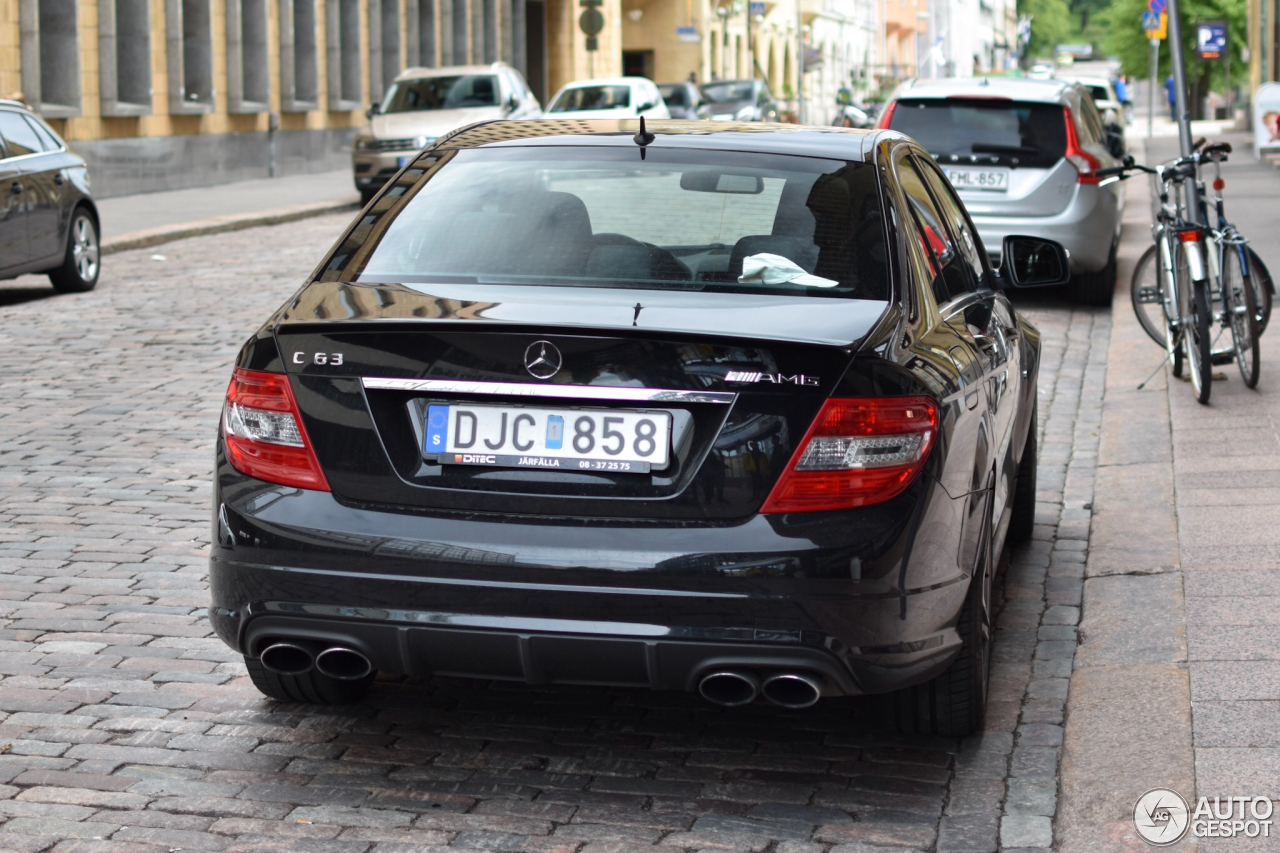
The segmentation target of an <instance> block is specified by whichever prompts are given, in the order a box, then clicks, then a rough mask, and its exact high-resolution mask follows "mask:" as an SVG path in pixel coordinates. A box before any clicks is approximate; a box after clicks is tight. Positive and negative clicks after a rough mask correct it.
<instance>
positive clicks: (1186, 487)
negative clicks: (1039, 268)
mask: <svg viewBox="0 0 1280 853" xmlns="http://www.w3.org/2000/svg"><path fill="white" fill-rule="evenodd" d="M1218 138H1227V139H1229V140H1230V141H1231V142H1232V143H1233V145H1234V146H1235V148H1236V153H1235V155H1234V156H1233V158H1232V162H1230V163H1229V164H1227V166H1225V167H1224V170H1223V176H1224V179H1225V180H1226V183H1227V190H1226V193H1227V201H1228V204H1227V212H1228V214H1229V215H1230V216H1232V217H1233V218H1234V219H1235V221H1236V222H1237V223H1238V224H1240V226H1241V228H1242V230H1243V231H1244V233H1245V234H1246V236H1251V237H1253V238H1254V248H1255V249H1256V250H1257V251H1258V252H1259V253H1260V254H1261V255H1262V256H1263V258H1264V260H1265V261H1266V262H1267V263H1268V266H1269V267H1270V268H1271V269H1273V270H1275V269H1280V245H1278V244H1277V243H1276V241H1275V240H1274V238H1273V236H1272V235H1274V234H1275V233H1276V232H1277V228H1278V227H1280V209H1278V208H1277V207H1276V205H1275V201H1274V200H1275V198H1276V197H1277V194H1280V176H1277V175H1276V173H1275V172H1274V171H1273V170H1272V169H1270V168H1268V167H1267V166H1265V165H1262V164H1258V163H1257V162H1256V161H1254V160H1253V158H1252V155H1251V152H1250V151H1249V150H1248V148H1247V146H1246V144H1245V140H1246V137H1245V136H1244V135H1243V134H1224V135H1222V136H1220V137H1218ZM1149 147H1150V153H1149V155H1148V156H1146V157H1145V158H1141V155H1139V156H1140V158H1141V159H1142V161H1143V162H1147V163H1155V162H1160V161H1163V160H1167V159H1171V158H1172V157H1174V156H1176V153H1177V140H1176V138H1169V139H1158V140H1155V141H1153V142H1151V143H1150V144H1149ZM1128 189H1129V207H1128V209H1127V212H1126V232H1125V240H1124V242H1123V244H1122V246H1121V253H1120V281H1119V283H1118V287H1117V294H1116V299H1115V303H1114V306H1113V310H1114V317H1113V324H1114V331H1113V334H1112V337H1111V343H1110V351H1109V354H1108V372H1107V382H1106V397H1105V401H1104V405H1103V418H1102V430H1101V445H1100V454H1099V462H1098V465H1099V467H1098V478H1097V489H1096V500H1095V504H1094V515H1093V521H1092V531H1091V535H1090V556H1089V560H1088V561H1087V563H1086V567H1085V568H1086V581H1085V589H1084V610H1083V620H1082V622H1081V644H1080V647H1079V650H1078V651H1077V654H1076V669H1075V672H1074V673H1073V675H1072V680H1071V692H1070V696H1069V700H1068V705H1067V717H1068V719H1067V728H1066V742H1065V747H1064V759H1063V773H1062V781H1061V792H1062V798H1063V808H1062V813H1061V815H1060V817H1059V823H1058V827H1057V829H1058V838H1059V844H1060V849H1061V850H1063V851H1072V853H1074V851H1081V853H1084V851H1089V853H1092V851H1119V850H1133V851H1136V850H1145V849H1148V848H1147V845H1145V844H1144V843H1143V842H1142V841H1141V840H1140V839H1139V838H1138V836H1137V834H1136V832H1135V831H1134V828H1133V824H1132V811H1133V807H1134V804H1135V802H1136V801H1137V799H1138V797H1139V796H1141V795H1142V794H1143V793H1144V792H1146V791H1147V790H1149V789H1151V788H1154V787H1169V788H1173V789H1174V790H1177V791H1179V792H1180V793H1182V794H1183V796H1185V797H1186V798H1187V799H1188V800H1189V801H1190V802H1191V804H1192V807H1193V808H1194V806H1195V798H1196V797H1198V796H1207V797H1215V796H1218V797H1227V796H1248V797H1252V796H1266V797H1270V798H1272V799H1273V800H1276V801H1280V734H1277V732H1280V727H1278V726H1277V723H1278V722H1280V631H1278V630H1277V628H1276V625H1278V624H1280V617H1277V615H1276V614H1277V613H1278V612H1280V610H1278V609H1277V606H1276V605H1277V604H1278V603H1280V534H1277V524H1276V522H1277V521H1278V520H1280V511H1277V509H1276V497H1277V496H1278V495H1280V473H1278V472H1280V431H1278V429H1277V422H1278V421H1280V417H1278V416H1280V395H1277V393H1276V391H1275V389H1276V388H1277V387H1280V385H1277V382H1276V378H1275V377H1276V365H1277V363H1278V361H1277V360H1278V359H1280V341H1277V337H1276V333H1275V332H1274V331H1272V332H1271V333H1270V334H1269V335H1266V336H1264V337H1263V338H1262V343H1263V374H1262V381H1261V383H1260V385H1259V389H1258V390H1256V391H1250V390H1248V389H1247V388H1245V387H1244V385H1243V383H1242V382H1240V378H1239V373H1238V372H1237V370H1236V368H1235V366H1234V365H1228V366H1225V367H1222V368H1219V369H1218V370H1217V372H1216V375H1217V376H1218V377H1219V378H1218V379H1216V380H1215V382H1214V388H1213V396H1212V400H1211V405H1209V406H1207V407H1205V406H1201V405H1199V404H1198V403H1196V402H1195V401H1194V399H1193V397H1192V395H1191V392H1190V388H1189V386H1188V384H1187V383H1186V382H1183V381H1178V380H1175V379H1172V378H1171V376H1170V375H1169V374H1168V372H1167V370H1162V371H1160V372H1159V373H1157V375H1156V376H1155V378H1154V380H1153V381H1151V382H1150V383H1149V384H1148V385H1147V387H1146V389H1145V390H1142V391H1139V390H1137V386H1138V384H1139V383H1141V382H1142V381H1143V380H1144V379H1146V378H1147V377H1148V376H1149V375H1150V374H1151V372H1152V370H1154V369H1155V367H1156V366H1157V365H1158V364H1159V363H1160V360H1161V358H1162V357H1163V352H1162V351H1161V350H1160V348H1159V347H1158V346H1157V345H1156V344H1155V343H1154V342H1152V341H1151V340H1150V339H1149V338H1148V337H1147V336H1146V334H1145V333H1144V332H1143V331H1142V329H1141V328H1140V327H1139V326H1138V323H1137V321H1136V319H1135V318H1134V316H1133V312H1132V308H1131V306H1130V303H1129V291H1128V286H1129V277H1130V275H1131V273H1132V268H1133V264H1134V263H1135V262H1136V260H1137V259H1138V257H1139V256H1140V255H1141V253H1142V252H1143V251H1145V249H1146V248H1147V247H1148V246H1149V245H1150V237H1149V232H1148V230H1147V229H1148V226H1149V223H1150V214H1149V206H1148V205H1149V201H1148V198H1149V197H1148V192H1147V184H1146V182H1145V181H1139V180H1134V181H1130V182H1129V185H1128ZM1274 835H1275V834H1274V833H1273V837H1271V838H1266V839H1261V838H1260V839H1247V838H1240V839H1234V840H1227V839H1208V838H1206V839H1202V840H1199V841H1198V842H1196V841H1195V840H1194V839H1190V838H1188V839H1185V840H1184V842H1183V843H1182V844H1181V845H1179V846H1178V849H1199V850H1203V851H1219V850H1221V851H1248V853H1254V851H1257V853H1262V851H1269V850H1270V851H1274V850H1280V838H1278V837H1274ZM1197 844H1198V846H1197Z"/></svg>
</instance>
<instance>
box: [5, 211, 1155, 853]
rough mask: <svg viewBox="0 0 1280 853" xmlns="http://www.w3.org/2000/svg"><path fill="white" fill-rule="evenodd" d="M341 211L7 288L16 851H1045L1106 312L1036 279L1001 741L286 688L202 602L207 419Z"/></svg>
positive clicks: (655, 699) (665, 699)
mask: <svg viewBox="0 0 1280 853" xmlns="http://www.w3.org/2000/svg"><path fill="white" fill-rule="evenodd" d="M348 216H349V214H341V215H331V216H324V217H320V218H316V219H311V220H306V221H302V222H295V223H291V224H287V225H281V226H276V227H271V228H257V229H252V230H247V231H241V232H236V233H230V234H222V235H216V236H209V237H200V238H193V239H188V240H185V241H181V242H177V243H171V244H168V245H165V246H161V247H159V248H158V249H148V250H138V251H130V252H123V253H120V254H116V255H112V256H110V257H108V258H107V259H106V261H105V264H104V272H103V278H102V281H101V284H100V285H99V286H98V289H97V290H96V291H94V292H92V293H88V294H84V295H80V296H61V297H52V296H50V297H48V298H45V297H44V290H43V289H42V288H44V287H45V280H44V279H37V278H34V277H28V278H23V279H18V280H17V281H15V282H9V283H6V284H5V285H3V286H0V324H2V328H3V330H4V331H3V334H2V335H0V395H2V398H3V399H4V401H5V405H4V407H3V409H0V675H2V676H3V678H2V680H0V718H2V719H0V753H3V754H0V851H5V850H16V851H31V853H35V851H45V850H51V851H55V853H125V851H129V853H170V851H175V850H181V851H184V853H185V851H250V850H252V851H275V850H296V851H305V853H401V851H404V853H408V851H417V850H420V849H422V848H424V847H425V848H432V847H447V848H448V849H450V850H453V851H530V853H533V851H557V852H558V853H630V851H635V850H638V849H647V848H648V847H650V846H655V847H657V848H658V849H661V850H665V851H670V853H675V851H677V850H688V851H697V850H704V849H706V850H741V851H764V852H765V853H883V851H884V849H885V848H889V849H894V850H922V851H924V850H928V851H937V852H938V853H991V851H995V850H997V849H1003V850H1018V849H1026V848H1042V849H1043V848H1048V847H1050V846H1051V845H1052V843H1053V822H1052V821H1053V818H1054V816H1055V813H1056V811H1057V802H1058V766H1059V758H1060V753H1061V747H1062V742H1063V719H1064V705H1065V702H1066V698H1067V686H1068V681H1069V678H1070V676H1071V671H1072V662H1073V657H1074V655H1075V650H1076V642H1077V637H1076V626H1077V623H1078V622H1079V616H1080V604H1081V597H1082V587H1083V576H1084V567H1085V561H1086V558H1087V551H1088V546H1089V543H1088V538H1089V530H1090V517H1091V516H1090V514H1091V506H1092V502H1093V490H1094V475H1095V470H1096V468H1097V448H1098V441H1099V439H1098V433H1099V424H1100V422H1101V404H1102V394H1103V387H1104V381H1105V375H1104V374H1105V357H1106V353H1107V347H1108V342H1109V338H1110V334H1111V319H1110V312H1109V311H1107V310H1105V309H1080V308H1072V307H1070V306H1069V305H1068V304H1067V303H1066V302H1065V298H1064V295H1062V294H1056V293H1055V294H1048V295H1045V294H1036V295H1034V298H1030V299H1028V298H1024V297H1020V298H1019V299H1018V300H1016V301H1018V303H1019V305H1020V307H1021V309H1022V310H1023V311H1024V312H1025V313H1026V314H1027V315H1028V316H1029V317H1030V318H1031V319H1032V321H1033V322H1035V323H1036V324H1037V325H1038V326H1039V327H1040V329H1041V331H1042V333H1043V335H1044V358H1043V364H1042V368H1041V374H1040V398H1039V415H1040V424H1039V429H1040V431H1041V433H1040V434H1041V439H1040V454H1041V455H1040V472H1039V488H1040V493H1039V495H1038V499H1039V504H1038V521H1039V525H1038V526H1037V530H1036V536H1035V538H1034V539H1033V541H1032V542H1031V543H1030V544H1029V545H1028V546H1026V547H1023V548H1019V549H1017V550H1016V551H1014V552H1012V553H1011V554H1008V555H1006V556H1007V559H1006V563H1007V565H1008V571H1007V573H1006V575H1005V578H1004V583H1003V590H1002V597H1003V599H1004V603H1003V607H1002V609H1001V613H1000V616H999V620H998V623H997V624H998V631H997V635H996V641H995V647H994V657H993V663H992V667H993V668H992V680H991V698H992V703H991V710H990V713H989V715H988V722H987V731H986V732H985V733H983V734H982V735H980V736H977V737H974V738H970V739H967V740H965V741H958V742H957V741H951V740H943V739H924V738H916V737H912V738H906V737H898V736H894V735H889V734H886V733H884V732H883V731H882V730H879V729H877V727H876V725H875V720H874V716H875V715H874V713H873V711H874V708H873V704H872V703H870V702H867V701H859V702H837V701H827V702H823V703H820V704H819V705H817V706H816V707H815V708H813V709H811V710H808V711H784V710H782V709H779V708H775V707H772V706H767V705H753V706H751V707H748V708H745V709H735V710H721V709H717V708H715V707H713V706H710V705H709V704H707V703H705V702H703V701H702V700H701V699H698V698H697V697H693V696H686V695H681V694H655V693H648V692H636V691H626V690H603V689H587V688H582V689H567V688H564V689H555V690H549V689H530V688H526V687H524V686H521V685H509V684H502V683H482V682H473V681H464V680H459V679H443V678H442V679H429V680H408V681H398V680H394V679H392V680H382V681H379V683H378V684H377V685H376V687H375V690H374V691H373V693H372V694H371V696H370V698H369V699H368V700H366V701H364V702H362V703H360V704H357V705H352V706H346V707H342V708H338V709H334V708H317V707H303V706H290V705H281V704H279V703H275V702H272V701H269V700H266V699H264V698H263V697H262V696H261V695H260V694H259V693H258V692H257V691H256V690H255V689H254V688H253V686H252V685H251V684H250V682H249V680H248V678H247V676H246V674H245V669H244V666H243V663H242V662H241V660H240V659H239V657H238V656H235V655H233V654H232V653H231V652H230V650H229V649H227V648H226V647H225V646H224V645H223V644H222V643H221V642H220V641H218V640H217V639H216V638H214V637H213V635H212V631H211V629H210V627H209V624H208V621H207V619H206V616H205V610H204V608H205V606H206V604H207V593H206V591H205V589H206V584H205V574H206V560H207V553H206V549H207V545H208V541H209V526H210V525H209V517H210V507H209V499H210V477H211V471H212V464H213V440H214V433H215V427H216V423H217V418H218V413H219V410H220V407H221V403H222V397H223V393H224V390H225V388H226V383H227V380H228V378H229V375H230V370H231V362H232V359H233V357H234V355H235V353H236V351H237V350H238V348H239V346H240V344H241V343H242V342H243V340H244V339H245V338H246V337H247V336H248V335H249V334H250V333H251V332H252V331H253V330H254V328H256V326H257V324H259V323H260V322H261V321H262V320H263V319H264V318H266V317H267V316H268V315H269V314H270V312H271V311H273V310H274V309H275V308H276V307H278V306H279V305H280V304H281V303H282V302H283V301H284V300H285V299H287V298H288V296H289V294H290V293H292V292H293V290H294V289H295V288H296V287H297V286H298V284H300V283H301V281H302V279H303V277H304V276H305V275H306V274H307V273H308V272H309V271H310V270H311V268H312V266H313V265H314V264H315V263H316V262H317V261H318V259H319V258H320V256H321V254H322V252H323V250H324V249H325V248H326V247H327V246H328V245H329V244H330V243H331V242H332V240H333V239H334V237H335V236H336V234H337V233H338V231H339V229H340V228H341V227H342V226H343V225H344V224H345V222H346V221H347V219H348ZM1158 781H1159V780H1152V783H1153V784H1156V783H1158Z"/></svg>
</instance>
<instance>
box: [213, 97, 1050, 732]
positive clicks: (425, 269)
mask: <svg viewBox="0 0 1280 853" xmlns="http://www.w3.org/2000/svg"><path fill="white" fill-rule="evenodd" d="M638 128H639V126H638V124H637V122H636V121H635V120H623V121H593V122H557V121H535V122H520V123H516V122H504V121H499V122H492V123H487V124H479V125H472V126H471V127H469V128H466V129H463V130H461V131H458V132H457V133H455V134H452V135H450V136H448V137H445V138H444V139H442V140H441V141H440V142H439V143H437V144H436V145H435V146H433V147H431V148H429V149H427V150H426V151H425V152H423V153H422V154H421V155H419V156H418V157H417V159H416V160H415V161H414V162H413V163H412V164H410V166H409V168H407V169H405V170H404V171H402V172H401V173H400V174H399V175H398V176H397V177H396V179H395V180H394V181H392V182H391V183H389V184H388V185H387V186H386V187H385V188H384V189H383V190H382V191H381V193H380V195H379V196H378V197H377V198H376V199H375V200H374V202H373V204H372V205H371V206H370V207H369V208H367V209H366V210H365V211H364V212H363V213H362V214H361V216H360V217H359V219H358V220H357V221H355V222H353V223H352V225H351V226H350V227H349V229H348V230H347V232H346V233H344V234H343V235H342V237H341V239H339V240H338V242H337V244H336V245H335V246H334V247H333V248H332V249H331V250H330V251H329V253H328V254H327V255H325V256H324V258H323V260H322V261H321V263H320V265H319V267H318V269H317V272H316V273H315V275H314V276H313V278H312V279H311V280H309V281H308V282H307V283H306V284H305V285H304V287H303V288H302V289H301V290H300V291H299V292H298V293H296V294H295V295H294V296H293V297H292V298H290V300H289V301H288V303H286V304H285V305H284V306H283V307H282V308H281V309H280V310H279V311H278V312H277V313H275V314H274V315H273V316H272V317H271V319H270V320H268V322H267V323H266V325H264V326H263V327H262V328H261V329H259V330H258V331H257V332H255V333H254V334H253V336H252V337H251V338H250V339H249V341H248V342H247V343H246V344H245V346H244V348H243V349H242V351H241V352H240V355H239V358H238V361H237V366H236V368H235V372H234V375H233V377H232V380H231V384H230V387H229V388H228V390H227V398H226V406H225V409H224V417H223V420H222V425H221V429H220V431H219V441H218V444H217V448H218V449H217V475H216V478H217V482H216V485H215V493H214V499H213V508H214V515H213V524H214V546H213V552H212V557H211V561H210V578H211V585H212V596H213V606H212V609H211V610H210V614H211V619H212V621H213V625H214V627H215V628H216V630H217V633H218V635H219V636H220V637H221V638H222V639H223V640H224V641H225V642H227V643H228V644H229V645H231V646H232V647H233V648H235V649H236V650H238V651H240V652H241V653H243V654H244V656H245V662H246V664H247V666H248V668H249V673H250V675H251V676H252V678H253V681H254V683H255V684H256V685H257V686H258V688H259V689H260V690H262V692H263V693H265V694H267V695H268V696H272V697H275V698H278V699H282V700H293V701H307V702H338V701H344V700H349V699H352V698H354V697H355V696H358V695H359V694H360V693H361V692H362V691H363V690H365V689H366V688H367V687H368V686H369V684H370V682H371V681H372V679H373V676H374V672H375V670H382V671H385V672H389V673H415V674H427V673H442V674H455V675H464V676H476V677H485V678H497V679H513V680H516V681H525V682H528V683H531V684H550V683H567V684H599V685H605V684H609V685H633V686H647V687H651V688H655V689H664V690H683V691H699V692H701V693H702V695H703V696H705V697H706V698H707V699H708V700H710V701H712V702H716V703H719V704H722V705H741V704H745V703H748V702H751V701H753V700H755V699H756V698H757V697H758V696H763V697H764V698H765V699H767V700H769V701H772V702H775V703H777V704H780V705H784V706H788V707H797V708H798V707H804V706H807V705H810V704H813V703H814V702H816V701H818V699H819V697H820V696H841V695H856V694H864V693H886V692H891V691H896V692H894V693H893V695H892V698H891V699H890V700H889V701H888V702H887V703H886V706H887V708H888V709H890V710H891V711H892V713H894V714H895V715H896V719H897V721H898V724H899V725H900V726H901V728H902V729H904V730H908V731H936V732H941V733H949V734H956V733H960V732H967V731H970V730H972V729H973V728H974V727H976V726H977V725H978V724H979V722H980V720H981V717H982V712H983V707H984V703H985V696H986V680H987V665H988V659H989V657H988V654H989V648H990V642H991V581H992V572H993V570H994V566H995V565H996V559H997V555H998V554H999V552H1000V549H1001V547H1002V545H1003V543H1004V541H1005V539H1006V538H1023V537H1027V536H1029V535H1030V533H1031V528H1032V520H1033V514H1034V507H1035V458H1036V430H1035V426H1034V424H1035V400H1036V394H1035V385H1036V376H1037V371H1038V369H1039V358H1040V337H1039V334H1038V333H1037V331H1036V329H1035V328H1034V327H1032V326H1031V325H1029V324H1028V323H1027V322H1026V321H1025V320H1023V319H1022V318H1020V317H1019V316H1018V315H1017V314H1016V313H1015V312H1014V310H1013V309H1012V308H1011V307H1010V304H1009V302H1008V300H1007V298H1006V297H1005V295H1004V293H1003V292H1002V291H1003V290H1004V289H1005V288H1008V287H1011V286H1017V285H1020V284H1035V283H1043V284H1050V283H1060V282H1061V280H1062V279H1063V278H1065V275H1066V272H1065V271H1066V257H1065V255H1064V253H1063V251H1062V249H1061V247H1059V246H1058V245H1057V244H1053V243H1046V242H1043V241H1039V240H1036V239H1033V238H1022V237H1010V238H1008V239H1007V240H1006V246H1005V249H1006V253H1009V254H1012V256H1013V262H1012V263H1010V262H1009V260H1008V259H1007V258H1006V261H1005V268H1004V269H1002V270H1001V271H996V270H993V269H992V268H991V266H990V265H989V263H988V261H987V258H986V254H985V253H984V251H983V249H982V246H981V243H980V241H979V238H978V235H977V232H976V231H975V230H974V229H973V226H972V224H971V223H970V221H969V218H968V216H967V215H966V214H965V211H964V208H963V206H962V205H961V204H960V202H959V201H958V199H957V198H956V196H955V194H954V193H953V192H952V190H951V188H950V186H949V184H948V183H947V181H946V179H945V178H944V177H943V176H942V173H941V172H940V171H939V170H938V168H937V166H935V165H934V163H933V161H932V160H930V159H929V157H928V155H927V154H925V152H924V151H923V150H922V149H921V148H919V147H918V146H917V145H916V144H915V143H913V142H912V141H911V140H909V139H907V138H906V137H904V136H902V135H901V134H898V133H894V132H889V131H880V132H860V131H837V130H830V129H825V130H821V129H813V128H796V129H792V128H790V127H780V128H778V129H770V130H752V128H751V127H750V126H747V125H741V124H721V123H714V122H697V123H695V122H677V121H670V122H652V123H648V125H647V128H646V130H644V131H639V132H638Z"/></svg>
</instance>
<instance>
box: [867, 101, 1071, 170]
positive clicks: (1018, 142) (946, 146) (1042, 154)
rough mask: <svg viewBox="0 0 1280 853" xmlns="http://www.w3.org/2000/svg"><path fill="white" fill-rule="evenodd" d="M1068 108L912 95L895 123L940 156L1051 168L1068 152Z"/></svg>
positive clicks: (896, 112)
mask: <svg viewBox="0 0 1280 853" xmlns="http://www.w3.org/2000/svg"><path fill="white" fill-rule="evenodd" d="M1062 109H1063V108H1062V107H1061V106H1060V105H1058V104H1034V103H1023V102H1021V101H1001V100H989V101H988V100H977V99H969V98H964V99H960V98H951V99H924V98H921V99H918V100H912V99H909V98H907V99H903V100H900V101H898V102H897V104H896V105H895V107H894V110H893V119H892V120H891V121H890V122H889V127H891V128H893V129H894V130H900V131H902V132H903V133H905V134H907V135H908V136H910V137H912V138H913V139H915V140H916V141H917V142H919V143H920V144H921V145H923V146H924V147H925V148H926V149H928V151H929V153H930V154H932V155H933V156H934V158H936V159H939V160H942V159H943V158H947V159H949V158H950V157H951V155H957V156H964V157H968V156H969V155H973V154H980V155H989V158H990V159H991V160H993V161H995V162H1000V163H1005V164H1008V165H1017V166H1028V167H1033V168H1049V167H1051V166H1053V165H1054V164H1055V163H1057V162H1058V161H1059V160H1061V159H1062V156H1063V155H1064V154H1066V152H1067V129H1066V122H1065V120H1064V118H1063V112H1062Z"/></svg>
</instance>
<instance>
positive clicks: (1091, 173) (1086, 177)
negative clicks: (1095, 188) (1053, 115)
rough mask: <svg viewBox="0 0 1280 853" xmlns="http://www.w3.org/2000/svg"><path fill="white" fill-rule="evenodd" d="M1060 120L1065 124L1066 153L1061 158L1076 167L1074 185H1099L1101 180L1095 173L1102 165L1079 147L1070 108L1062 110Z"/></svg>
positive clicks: (1078, 138) (1078, 139)
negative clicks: (1063, 157) (1064, 158)
mask: <svg viewBox="0 0 1280 853" xmlns="http://www.w3.org/2000/svg"><path fill="white" fill-rule="evenodd" d="M1062 119H1063V121H1065V122H1066V123H1067V153H1066V154H1065V155H1063V156H1065V157H1066V158H1067V160H1069V161H1070V162H1071V165H1072V166H1075V167H1076V172H1077V175H1076V183H1080V184H1096V183H1099V182H1100V181H1101V180H1102V179H1101V178H1099V177H1098V175H1097V172H1098V170H1099V169H1101V168H1102V163H1101V162H1099V161H1098V158H1097V157H1094V156H1093V155H1092V154H1090V153H1089V152H1088V151H1085V150H1084V149H1083V148H1081V147H1080V137H1079V136H1077V135H1076V123H1075V121H1074V120H1073V119H1072V118H1071V108H1070V107H1063V108H1062Z"/></svg>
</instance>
